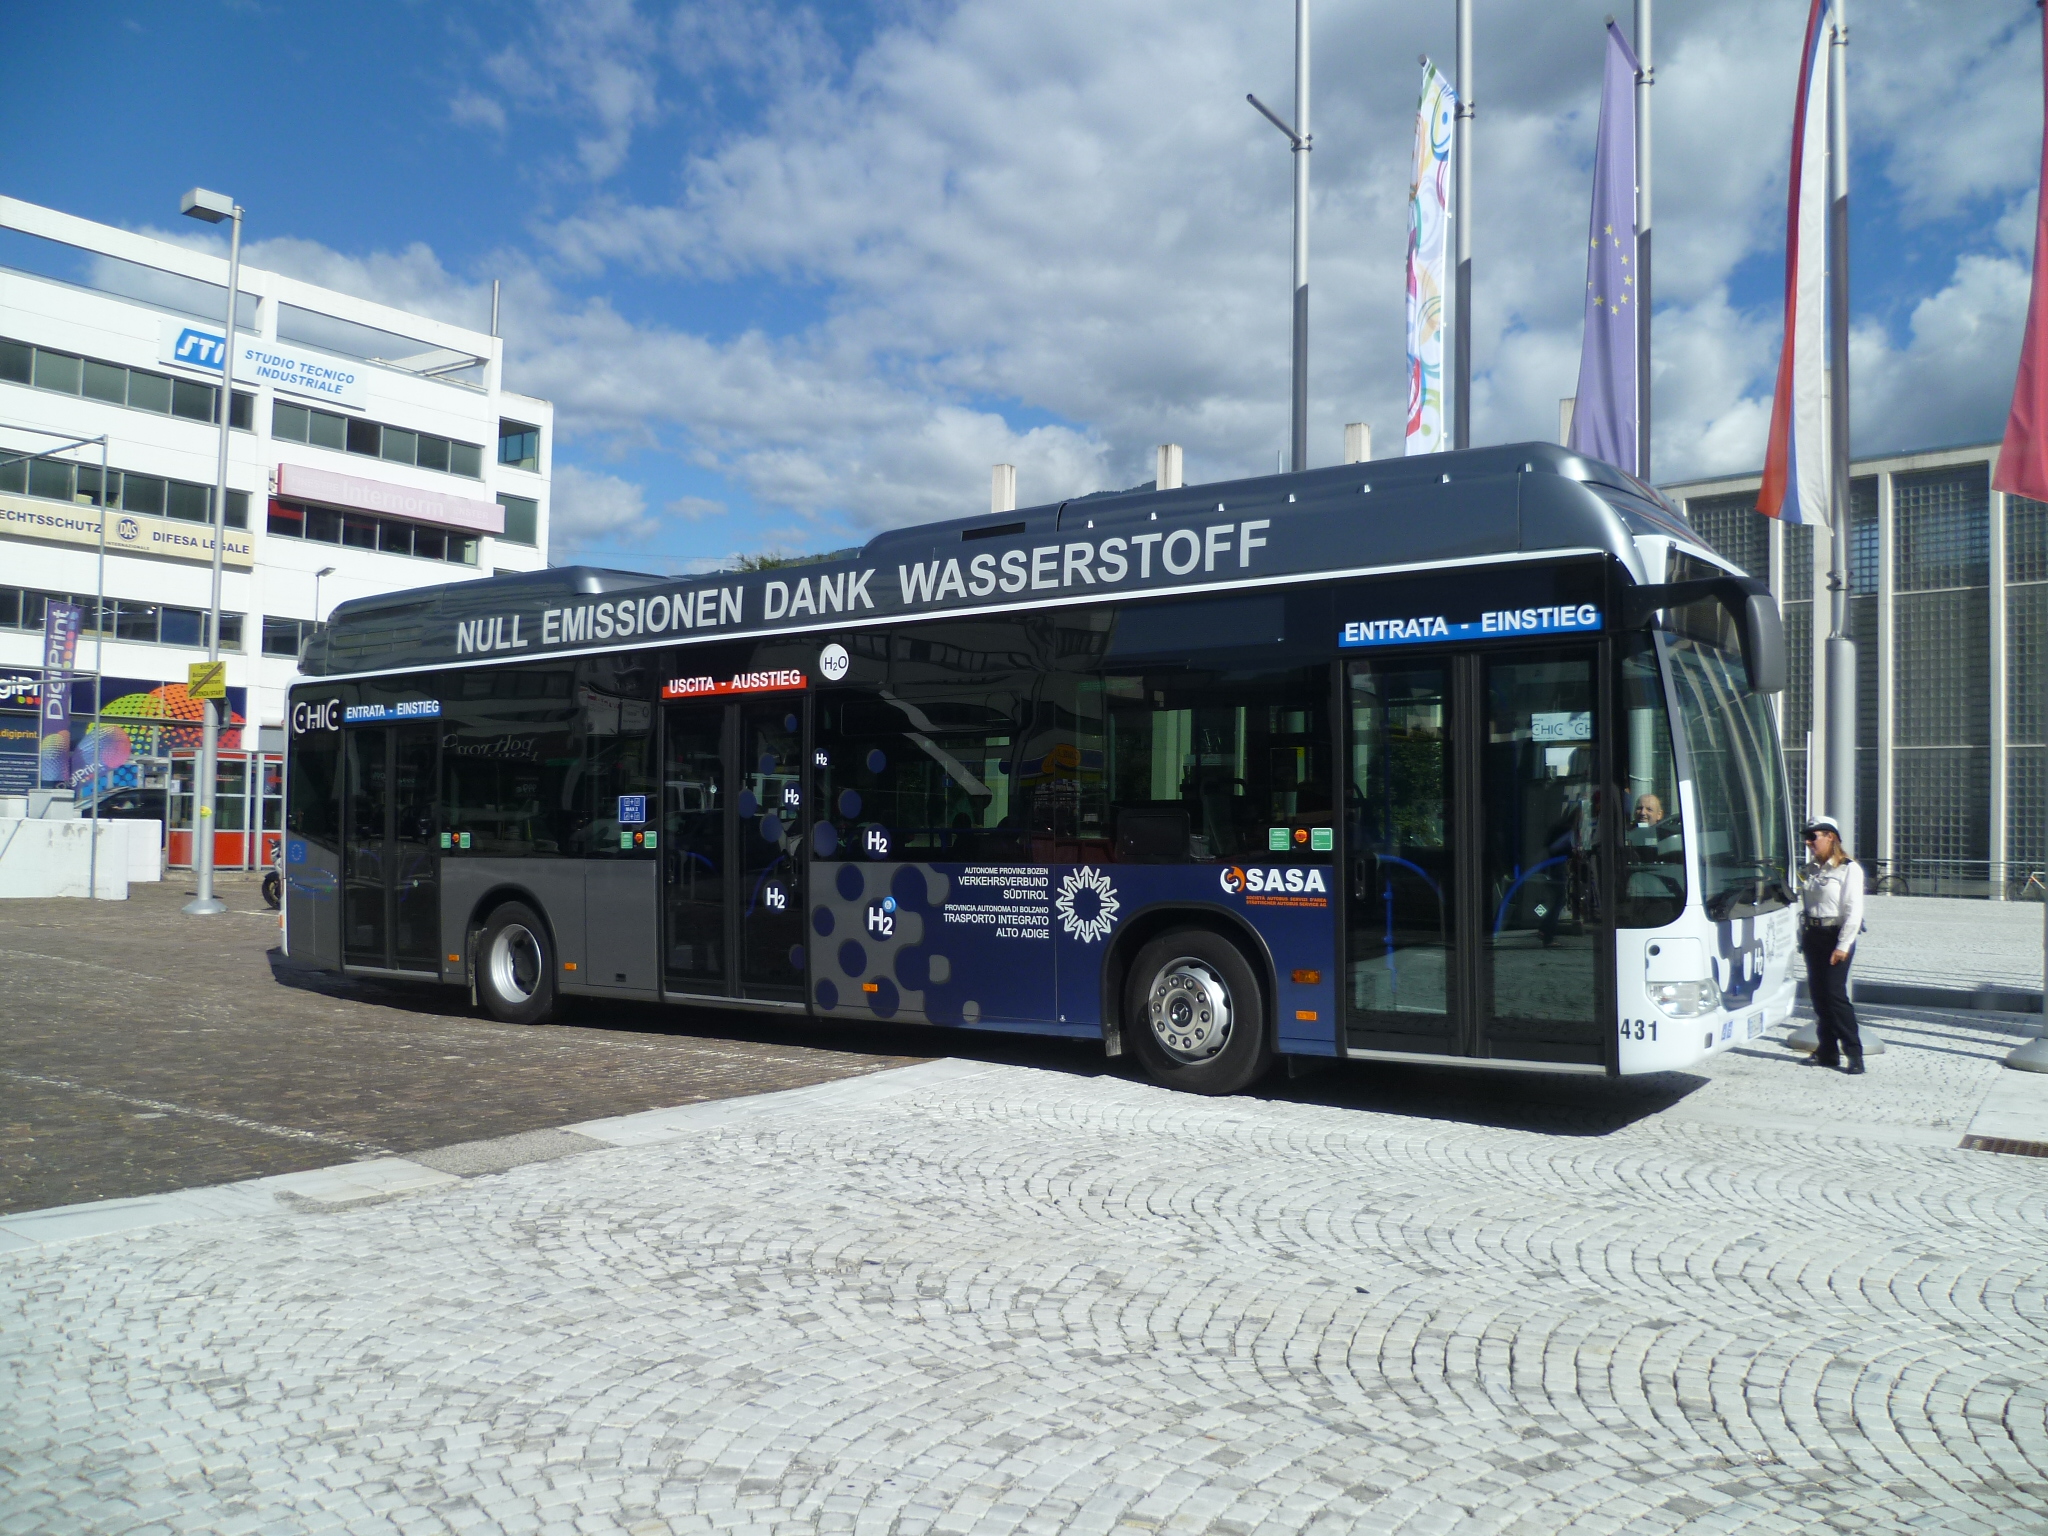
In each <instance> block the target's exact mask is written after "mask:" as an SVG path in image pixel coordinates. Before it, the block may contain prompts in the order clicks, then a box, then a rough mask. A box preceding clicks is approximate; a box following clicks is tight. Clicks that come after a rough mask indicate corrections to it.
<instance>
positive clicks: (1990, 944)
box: [1856, 896, 2043, 989]
mask: <svg viewBox="0 0 2048 1536" xmlns="http://www.w3.org/2000/svg"><path fill="white" fill-rule="evenodd" d="M1869 911H1870V915H1869V917H1868V918H1867V919H1866V921H1867V922H1868V923H1869V925H1870V929H1869V932H1867V933H1865V934H1864V935H1863V937H1862V938H1861V939H1860V940H1859V941H1858V942H1857V945H1856V975H1857V978H1858V979H1859V980H1862V981H1897V982H1905V983H1907V984H1908V985H1913V986H1922V987H1975V986H1979V985H1985V984H1988V985H1991V986H1999V987H2031V988H2035V989H2038V988H2039V987H2040V985H2041V956H2042V948H2043V946H2042V923H2043V914H2042V911H2041V903H2040V902H2038V901H1950V900H1944V899H1943V898H1941V897H1936V896H1873V897H1872V898H1871V899H1870V903H1869Z"/></svg>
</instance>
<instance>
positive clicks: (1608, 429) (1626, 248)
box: [1569, 21, 1642, 474]
mask: <svg viewBox="0 0 2048 1536" xmlns="http://www.w3.org/2000/svg"><path fill="white" fill-rule="evenodd" d="M1641 72H1642V67H1641V66H1640V65H1639V64H1637V63H1636V55H1635V50H1634V49H1633V48H1631V47H1629V45H1628V43H1627V41H1626V40H1625V39H1623V37H1622V35H1621V29H1620V28H1619V27H1617V26H1615V24H1614V23H1613V22H1611V21H1610V22H1608V23H1607V72H1606V76H1605V78H1604V79H1603V80H1602V82H1601V87H1600V132H1599V139H1598V141H1597V144H1596V147H1595V148H1594V151H1593V220H1592V223H1591V225H1590V226H1589V228H1588V234H1589V236H1590V240H1589V245H1590V247H1591V248H1590V249H1589V250H1588V251H1587V253H1586V331H1585V339H1584V341H1582V342H1581V343H1580V348H1579V393H1578V403H1577V404H1576V405H1574V406H1573V407H1572V431H1571V438H1570V442H1569V446H1570V447H1571V449H1572V450H1573V451H1574V452H1577V453H1585V454H1590V455H1592V456H1593V457H1594V458H1596V459H1605V460H1606V461H1607V462H1608V463H1610V464H1613V465H1615V466H1617V467H1618V468H1621V469H1625V470H1627V471H1628V472H1629V473H1630V474H1634V473H1635V472H1636V367H1637V358H1636V342H1637V337H1638V335H1639V330H1638V327H1637V324H1636V291H1637V290H1636V264H1635V257H1636V76H1637V75H1638V74H1640V73H1641Z"/></svg>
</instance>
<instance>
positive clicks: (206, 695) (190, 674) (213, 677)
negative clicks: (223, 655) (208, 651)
mask: <svg viewBox="0 0 2048 1536" xmlns="http://www.w3.org/2000/svg"><path fill="white" fill-rule="evenodd" d="M185 694H186V696H187V697H188V698H194V699H225V698H226V697H227V696H228V664H227V663H226V662H224V661H195V662H192V663H190V664H189V665H187V666H186V668H185Z"/></svg>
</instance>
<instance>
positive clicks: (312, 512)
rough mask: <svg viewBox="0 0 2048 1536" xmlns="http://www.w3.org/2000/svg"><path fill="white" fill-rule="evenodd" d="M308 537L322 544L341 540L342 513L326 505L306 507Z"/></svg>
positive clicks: (335, 542)
mask: <svg viewBox="0 0 2048 1536" xmlns="http://www.w3.org/2000/svg"><path fill="white" fill-rule="evenodd" d="M306 537H307V538H309V539H318V540H319V541H320V542H321V543H322V544H339V543H340V542H341V514H340V513H339V512H331V511H329V510H328V509H327V508H325V507H308V508H306Z"/></svg>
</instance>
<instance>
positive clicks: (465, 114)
mask: <svg viewBox="0 0 2048 1536" xmlns="http://www.w3.org/2000/svg"><path fill="white" fill-rule="evenodd" d="M448 115H449V117H450V118H452V119H453V120H454V121H455V122H457V123H459V124H461V125H462V126H463V127H465V128H488V129H490V130H491V131H492V132H494V133H503V132H504V131H505V109H504V108H503V107H501V106H499V105H498V103H497V102H496V101H494V100H492V99H491V98H490V97H488V96H486V95H484V94H483V93H482V92H480V91H470V90H463V91H457V92H456V93H455V97H454V99H453V100H451V101H450V102H449V103H448Z"/></svg>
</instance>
